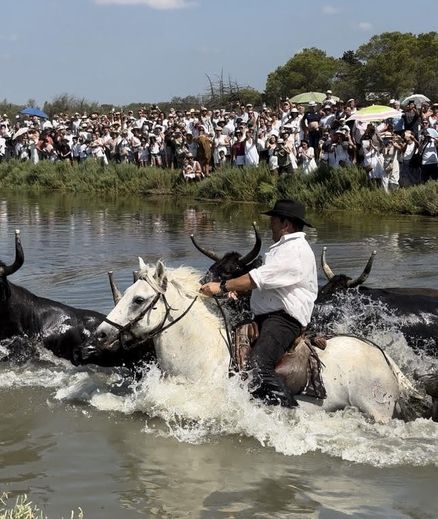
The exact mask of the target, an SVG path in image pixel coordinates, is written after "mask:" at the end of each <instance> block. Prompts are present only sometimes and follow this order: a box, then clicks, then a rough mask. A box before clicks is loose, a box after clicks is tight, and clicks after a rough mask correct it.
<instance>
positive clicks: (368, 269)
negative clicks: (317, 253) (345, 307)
mask: <svg viewBox="0 0 438 519" xmlns="http://www.w3.org/2000/svg"><path fill="white" fill-rule="evenodd" d="M326 251H327V247H323V248H322V253H321V266H322V270H323V271H324V274H325V275H326V278H327V279H328V280H329V281H330V280H331V279H332V278H333V277H334V274H333V271H332V269H331V268H330V267H329V265H328V263H327V262H326V259H325V253H326ZM376 254H377V252H376V251H375V250H373V252H372V253H371V256H370V259H369V260H368V263H367V264H366V266H365V268H364V270H363V272H362V274H361V275H360V276H359V277H358V278H356V279H349V280H348V281H347V287H348V288H354V287H357V286H359V285H361V284H362V283H365V281H366V279H367V278H368V276H369V274H370V272H371V268H372V266H373V262H374V258H375V256H376Z"/></svg>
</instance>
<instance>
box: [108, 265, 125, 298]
mask: <svg viewBox="0 0 438 519" xmlns="http://www.w3.org/2000/svg"><path fill="white" fill-rule="evenodd" d="M108 278H109V283H110V287H111V292H112V294H113V300H114V304H118V302H119V301H120V299H122V293H121V292H120V290H119V289H118V288H117V286H116V284H115V282H114V278H113V271H112V270H110V271H109V272H108Z"/></svg>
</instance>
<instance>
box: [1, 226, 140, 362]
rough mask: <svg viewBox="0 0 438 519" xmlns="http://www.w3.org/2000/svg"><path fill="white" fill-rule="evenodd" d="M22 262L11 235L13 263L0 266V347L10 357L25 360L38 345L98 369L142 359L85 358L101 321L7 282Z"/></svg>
mask: <svg viewBox="0 0 438 519" xmlns="http://www.w3.org/2000/svg"><path fill="white" fill-rule="evenodd" d="M23 262H24V253H23V247H22V245H21V240H20V233H19V231H16V233H15V260H14V262H13V263H12V264H11V265H9V266H8V265H5V264H4V263H3V262H0V343H2V344H4V345H6V346H7V347H8V350H9V351H10V357H8V358H16V359H25V358H26V357H27V356H28V355H29V354H30V355H31V354H32V353H33V350H32V345H33V344H34V343H38V344H41V345H43V346H44V347H45V348H47V349H48V350H50V351H52V352H53V353H54V354H55V355H56V356H58V357H62V358H64V359H67V360H69V361H71V362H72V363H74V364H89V363H94V364H98V365H100V366H122V365H126V366H128V367H132V366H134V365H135V364H136V363H137V362H138V361H140V360H143V359H145V357H146V355H145V352H144V351H141V350H139V351H136V350H131V351H124V350H121V351H120V352H119V353H117V354H114V353H111V354H110V355H108V353H107V352H105V353H102V352H99V353H93V354H92V355H89V353H88V349H89V341H90V340H93V338H94V331H95V330H96V328H97V327H98V326H99V324H100V323H101V322H102V320H103V319H104V317H105V316H104V315H103V314H101V313H99V312H95V311H92V310H85V309H81V308H73V307H71V306H68V305H65V304H63V303H59V302H57V301H53V300H51V299H46V298H44V297H38V296H36V295H35V294H32V293H31V292H29V291H28V290H26V289H25V288H22V287H20V286H17V285H14V284H13V283H11V282H9V280H8V276H10V275H12V274H14V273H15V272H16V271H17V270H18V269H19V268H20V267H21V266H22V265H23Z"/></svg>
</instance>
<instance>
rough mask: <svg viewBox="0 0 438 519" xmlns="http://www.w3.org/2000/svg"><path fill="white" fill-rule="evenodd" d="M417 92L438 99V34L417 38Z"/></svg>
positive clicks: (420, 35)
mask: <svg viewBox="0 0 438 519" xmlns="http://www.w3.org/2000/svg"><path fill="white" fill-rule="evenodd" d="M415 57H416V68H415V85H414V90H415V92H419V93H421V94H424V95H426V96H427V97H429V98H430V99H432V100H433V101H436V100H437V99H438V75H437V71H438V33H436V32H427V33H423V34H419V35H418V36H417V46H416V52H415Z"/></svg>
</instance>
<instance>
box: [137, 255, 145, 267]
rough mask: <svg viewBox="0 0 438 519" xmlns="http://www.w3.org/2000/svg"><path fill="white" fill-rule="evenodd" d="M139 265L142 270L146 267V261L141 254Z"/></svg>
mask: <svg viewBox="0 0 438 519" xmlns="http://www.w3.org/2000/svg"><path fill="white" fill-rule="evenodd" d="M138 266H139V269H140V270H142V269H144V268H146V263H145V262H144V261H143V258H140V256H139V257H138Z"/></svg>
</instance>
